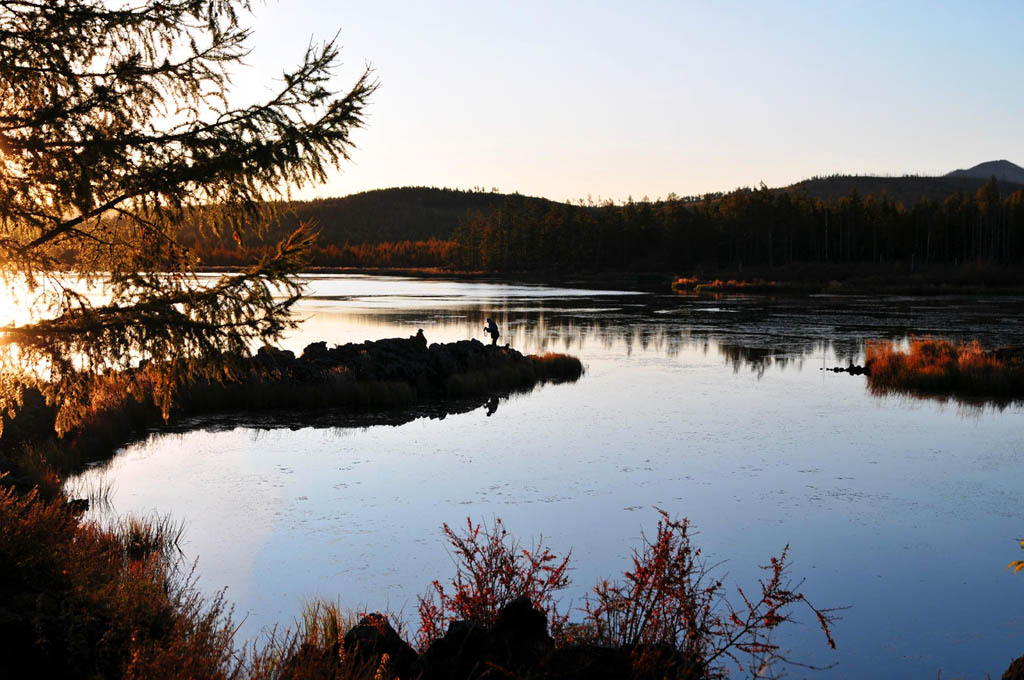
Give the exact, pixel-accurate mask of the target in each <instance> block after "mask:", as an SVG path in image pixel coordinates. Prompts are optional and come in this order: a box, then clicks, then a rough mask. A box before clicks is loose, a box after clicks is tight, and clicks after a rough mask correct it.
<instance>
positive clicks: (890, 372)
mask: <svg viewBox="0 0 1024 680" xmlns="http://www.w3.org/2000/svg"><path fill="white" fill-rule="evenodd" d="M865 355H866V356H865V359H866V361H865V367H866V368H867V370H868V387H869V389H870V390H871V392H872V393H873V394H878V395H885V394H908V395H914V396H929V397H937V398H956V399H960V400H964V401H982V402H985V401H989V402H994V403H997V404H1007V403H1011V402H1018V401H1022V400H1024V348H1021V347H1016V348H1014V347H1007V348H1002V349H997V350H985V349H983V348H982V347H981V345H980V343H978V342H977V341H971V342H961V343H955V342H952V341H950V340H945V339H941V338H914V339H911V341H910V345H909V347H907V348H906V349H904V348H902V347H900V346H899V345H897V344H895V343H892V342H889V341H881V340H879V341H870V342H868V343H867V344H866V346H865Z"/></svg>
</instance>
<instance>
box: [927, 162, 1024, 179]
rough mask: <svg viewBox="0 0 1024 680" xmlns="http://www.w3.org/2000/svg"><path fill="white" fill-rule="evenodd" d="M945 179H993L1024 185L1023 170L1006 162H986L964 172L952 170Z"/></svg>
mask: <svg viewBox="0 0 1024 680" xmlns="http://www.w3.org/2000/svg"><path fill="white" fill-rule="evenodd" d="M946 177H978V178H981V179H988V178H989V177H995V178H996V179H1001V180H1003V181H1005V182H1016V183H1017V184H1024V168H1022V167H1020V166H1019V165H1017V164H1015V163H1011V162H1010V161H1008V160H998V161H987V162H985V163H979V164H978V165H975V166H974V167H973V168H968V169H966V170H954V171H953V172H951V173H949V174H947V175H946Z"/></svg>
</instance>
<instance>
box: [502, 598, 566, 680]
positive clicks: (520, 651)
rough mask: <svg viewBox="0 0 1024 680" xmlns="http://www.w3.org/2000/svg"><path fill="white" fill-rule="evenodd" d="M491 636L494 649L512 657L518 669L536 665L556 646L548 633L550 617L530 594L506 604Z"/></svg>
mask: <svg viewBox="0 0 1024 680" xmlns="http://www.w3.org/2000/svg"><path fill="white" fill-rule="evenodd" d="M490 636H491V641H492V645H493V647H494V652H495V653H496V654H498V656H500V657H502V658H505V659H508V660H509V663H510V665H511V666H512V667H513V669H516V670H519V669H524V668H529V667H532V666H535V665H536V664H537V663H538V662H539V661H540V660H541V659H542V658H543V657H544V656H545V655H547V654H548V653H549V652H551V650H552V649H554V646H555V642H554V640H552V639H551V636H550V635H548V622H547V617H546V616H544V612H542V611H540V610H539V609H537V608H536V607H534V606H533V603H532V602H530V598H528V597H518V598H516V599H514V600H512V601H511V602H509V603H508V604H507V605H505V607H504V608H503V609H502V610H501V612H499V613H498V620H497V621H495V623H494V626H493V627H492V628H491V630H490Z"/></svg>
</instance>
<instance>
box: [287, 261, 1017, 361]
mask: <svg viewBox="0 0 1024 680" xmlns="http://www.w3.org/2000/svg"><path fill="white" fill-rule="evenodd" d="M364 278H369V277H364ZM419 283H424V282H419ZM344 284H345V285H351V286H355V287H356V288H355V289H356V290H360V289H361V287H363V286H371V285H376V286H377V287H376V288H374V289H373V291H374V292H373V294H369V293H366V294H350V295H339V294H337V293H338V292H339V288H338V287H339V286H341V285H342V284H341V283H339V282H337V281H327V280H323V279H314V280H311V281H310V283H309V285H310V297H308V298H306V299H305V300H303V301H302V302H301V303H300V305H299V306H298V307H297V309H296V314H297V316H298V317H299V318H302V319H306V321H305V323H304V324H303V327H302V328H300V329H299V331H298V332H297V333H296V334H295V335H293V336H292V337H291V338H290V342H291V343H293V346H294V348H295V349H297V350H301V348H302V346H301V344H300V343H301V342H303V341H304V340H308V341H310V342H312V341H315V340H327V341H328V342H339V343H341V342H352V341H361V340H364V339H376V338H379V337H386V336H387V335H389V334H392V333H393V331H394V329H395V328H403V329H410V333H411V332H415V330H416V329H417V328H420V327H422V328H424V329H425V332H426V334H427V337H428V338H430V339H431V341H448V340H459V339H464V338H471V337H476V338H478V339H480V340H481V341H486V339H487V338H485V337H484V336H483V334H482V332H481V329H482V327H483V325H484V322H485V320H486V319H487V318H488V317H493V318H494V319H495V321H496V322H497V324H498V326H499V328H500V329H501V333H502V340H503V341H504V342H509V343H510V344H511V345H512V347H515V348H516V349H519V350H520V351H522V352H524V353H538V352H545V351H563V352H577V353H584V354H585V353H587V352H588V351H591V350H597V349H600V350H604V351H616V352H622V353H624V354H625V356H627V357H632V356H634V354H637V353H641V354H647V355H650V354H653V355H657V356H665V357H670V358H674V357H678V356H679V355H680V354H681V353H682V352H684V351H686V350H692V349H695V348H696V349H701V350H702V351H708V348H714V349H715V350H716V351H718V352H719V353H720V354H721V355H722V358H723V360H724V361H725V362H726V363H727V364H728V365H730V366H732V367H733V370H735V371H738V370H739V369H740V368H748V369H750V370H752V371H754V372H755V373H757V374H758V375H759V376H763V375H764V373H765V371H767V370H769V369H771V368H777V369H780V370H785V369H786V368H788V367H795V368H796V369H797V370H802V369H803V367H804V364H805V363H806V361H807V360H809V359H811V358H812V357H815V358H817V357H820V358H821V360H822V361H823V362H827V363H829V364H830V365H831V364H840V365H846V364H848V363H850V362H853V363H859V362H862V360H863V353H864V342H865V340H869V339H879V338H882V339H902V338H905V337H907V336H908V335H909V334H912V333H917V334H931V335H941V336H944V337H949V338H952V339H977V340H979V341H980V342H981V343H982V344H983V345H985V346H991V347H994V346H999V345H1002V344H1008V343H1012V342H1014V341H1016V340H1017V339H1018V338H1019V337H1021V336H1022V335H1024V298H1019V297H992V298H971V299H964V298H952V297H943V298H939V297H936V298H902V297H890V298H883V299H879V298H875V297H865V296H811V297H793V298H765V297H754V296H717V297H716V298H715V299H714V300H710V299H708V298H707V297H703V296H692V295H691V296H677V295H654V294H637V293H624V292H615V291H611V292H609V291H584V292H585V293H587V295H581V294H579V293H580V291H566V290H564V289H543V288H541V289H538V288H537V287H529V286H499V285H495V284H465V283H451V282H447V283H441V282H427V283H426V288H421V289H419V290H420V291H421V293H422V294H421V295H414V294H412V293H413V292H415V291H416V290H417V287H416V286H417V283H416V282H412V281H407V280H385V281H384V282H383V283H381V282H380V281H377V280H372V281H369V282H368V281H363V280H361V279H359V277H352V278H350V279H346V281H345V282H344ZM481 285H483V286H486V288H485V289H484V290H483V291H481V290H480V289H479V286H481ZM488 291H490V292H491V293H493V297H488V295H487V294H486V293H487V292H488ZM442 293H446V294H442ZM982 318H984V319H986V320H987V322H986V323H979V319H982ZM993 321H994V322H995V323H993Z"/></svg>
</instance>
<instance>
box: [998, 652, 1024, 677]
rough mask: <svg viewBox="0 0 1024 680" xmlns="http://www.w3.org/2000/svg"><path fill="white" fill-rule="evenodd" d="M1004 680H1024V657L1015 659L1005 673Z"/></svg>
mask: <svg viewBox="0 0 1024 680" xmlns="http://www.w3.org/2000/svg"><path fill="white" fill-rule="evenodd" d="M1003 680H1024V656H1022V657H1020V658H1019V659H1015V660H1014V661H1013V663H1011V664H1010V667H1009V668H1007V669H1006V670H1005V671H1003Z"/></svg>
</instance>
